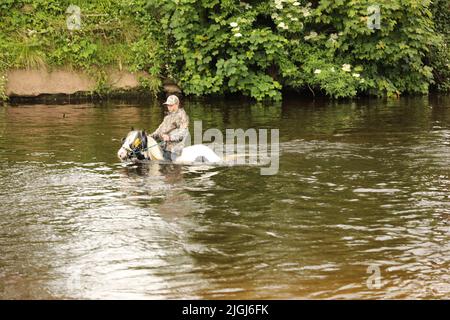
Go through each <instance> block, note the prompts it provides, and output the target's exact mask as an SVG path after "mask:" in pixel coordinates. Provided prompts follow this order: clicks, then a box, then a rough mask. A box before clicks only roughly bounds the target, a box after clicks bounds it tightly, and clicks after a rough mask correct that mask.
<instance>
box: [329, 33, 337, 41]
mask: <svg viewBox="0 0 450 320" xmlns="http://www.w3.org/2000/svg"><path fill="white" fill-rule="evenodd" d="M338 37H339V36H338V34H337V33H332V34H330V38H329V39H328V40H329V41H331V42H332V43H335V42H337V39H338Z"/></svg>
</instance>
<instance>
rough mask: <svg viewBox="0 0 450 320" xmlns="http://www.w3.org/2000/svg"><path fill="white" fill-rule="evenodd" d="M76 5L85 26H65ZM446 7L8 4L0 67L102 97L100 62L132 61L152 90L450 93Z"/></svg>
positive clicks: (423, 1) (197, 0) (421, 1)
mask: <svg viewBox="0 0 450 320" xmlns="http://www.w3.org/2000/svg"><path fill="white" fill-rule="evenodd" d="M71 4H73V5H77V6H79V7H80V8H81V29H80V30H72V31H70V30H68V28H67V24H66V19H68V18H70V16H73V12H72V13H66V10H67V8H68V7H69V5H71ZM372 4H378V5H379V7H378V8H379V13H380V20H379V24H380V25H379V27H380V28H377V25H376V22H377V20H376V19H375V18H376V13H377V8H375V9H373V10H368V8H369V7H370V6H371V5H372ZM449 10H450V8H449V1H448V0H436V1H434V2H433V3H432V2H431V1H428V0H378V1H374V2H372V1H369V0H352V1H344V0H320V1H310V2H308V1H304V0H299V1H296V0H265V1H245V2H244V1H234V0H222V1H219V0H136V1H134V0H117V1H112V0H101V1H95V2H89V1H81V0H3V1H2V2H1V4H0V21H1V23H0V73H2V71H5V70H7V69H8V68H16V67H21V68H23V67H25V68H35V67H43V66H45V67H47V68H51V67H58V66H70V67H73V68H77V69H82V70H86V71H88V72H90V73H91V74H92V75H93V76H95V77H96V78H97V80H98V89H97V91H98V92H101V93H107V92H108V90H109V88H108V87H107V85H106V83H107V81H106V79H105V73H104V70H105V67H114V68H118V69H122V68H125V69H128V70H130V71H145V72H146V73H147V74H148V76H147V77H145V78H143V79H142V81H141V83H142V86H143V88H146V89H148V90H150V91H152V92H154V93H156V92H158V91H159V90H160V86H161V79H162V78H169V79H172V80H175V81H176V82H177V83H178V84H179V85H180V86H181V88H182V89H183V91H184V92H185V93H186V94H189V95H206V94H227V93H241V94H244V95H246V96H250V97H252V98H255V99H257V100H264V99H272V100H279V99H281V90H283V89H287V90H294V91H301V90H310V91H312V92H313V93H315V94H316V93H317V94H320V93H322V94H326V95H328V96H330V97H335V98H342V97H354V96H356V95H358V94H372V95H378V96H386V95H387V96H390V95H396V96H398V95H400V94H404V93H412V94H415V93H419V94H425V93H427V92H428V91H429V89H430V86H433V87H434V88H436V89H437V90H441V91H448V90H450V65H449V58H450V52H449V46H448V44H449V39H450V37H449V27H448V25H449V21H450V13H449V12H450V11H449ZM368 23H372V24H371V25H370V27H369V25H368ZM4 82H5V81H3V82H2V80H0V92H1V91H2V83H3V85H4ZM1 98H2V96H1V94H0V99H1ZM3 98H4V97H3Z"/></svg>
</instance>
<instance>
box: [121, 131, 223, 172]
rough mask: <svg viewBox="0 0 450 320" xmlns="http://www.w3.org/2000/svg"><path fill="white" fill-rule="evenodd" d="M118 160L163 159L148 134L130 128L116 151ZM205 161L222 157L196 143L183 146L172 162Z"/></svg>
mask: <svg viewBox="0 0 450 320" xmlns="http://www.w3.org/2000/svg"><path fill="white" fill-rule="evenodd" d="M117 156H118V157H119V159H120V160H122V161H126V160H135V159H137V160H158V161H162V160H165V159H164V157H163V153H162V150H161V148H160V145H159V143H157V142H156V141H155V140H154V139H153V138H152V137H150V136H148V135H147V133H146V132H145V131H140V130H132V131H130V132H129V133H128V135H127V136H126V138H124V140H123V143H122V146H121V147H120V149H119V151H117ZM196 162H206V163H211V164H218V163H221V162H222V159H221V158H220V157H219V156H218V155H217V154H216V153H215V152H214V151H213V150H211V149H210V148H208V147H207V146H205V145H202V144H196V145H193V146H188V147H185V148H183V150H182V152H181V155H180V156H178V157H176V159H175V161H173V163H177V164H189V163H196Z"/></svg>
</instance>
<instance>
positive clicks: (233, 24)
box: [230, 21, 242, 38]
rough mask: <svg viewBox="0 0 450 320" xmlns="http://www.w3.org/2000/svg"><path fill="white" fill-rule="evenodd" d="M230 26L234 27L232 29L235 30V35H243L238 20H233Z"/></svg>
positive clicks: (237, 36)
mask: <svg viewBox="0 0 450 320" xmlns="http://www.w3.org/2000/svg"><path fill="white" fill-rule="evenodd" d="M230 27H231V28H233V29H231V31H233V33H234V36H235V37H236V38H239V37H242V33H240V32H239V30H241V28H239V25H238V23H237V22H235V21H233V22H231V23H230Z"/></svg>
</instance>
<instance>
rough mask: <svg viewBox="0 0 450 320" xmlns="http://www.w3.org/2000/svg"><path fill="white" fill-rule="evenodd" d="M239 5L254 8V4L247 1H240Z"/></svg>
mask: <svg viewBox="0 0 450 320" xmlns="http://www.w3.org/2000/svg"><path fill="white" fill-rule="evenodd" d="M239 5H240V6H241V7H244V9H247V10H248V9H251V8H252V5H251V4H249V3H246V2H242V1H241V2H239Z"/></svg>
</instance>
